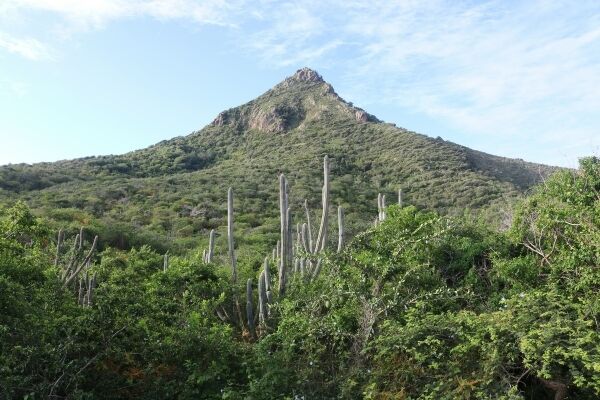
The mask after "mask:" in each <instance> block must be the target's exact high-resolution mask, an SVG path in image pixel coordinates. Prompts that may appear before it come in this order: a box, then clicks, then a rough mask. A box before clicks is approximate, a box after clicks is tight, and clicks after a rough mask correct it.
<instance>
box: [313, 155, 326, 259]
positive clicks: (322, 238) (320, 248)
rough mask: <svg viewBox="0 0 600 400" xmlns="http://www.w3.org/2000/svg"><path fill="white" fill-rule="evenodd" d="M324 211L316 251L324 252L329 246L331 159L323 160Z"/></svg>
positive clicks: (322, 195) (322, 196)
mask: <svg viewBox="0 0 600 400" xmlns="http://www.w3.org/2000/svg"><path fill="white" fill-rule="evenodd" d="M321 198H322V203H323V211H322V213H321V226H320V227H319V236H317V243H316V246H315V249H316V251H323V250H324V249H325V245H326V244H327V228H328V222H329V157H327V156H325V158H324V159H323V189H322V194H321Z"/></svg>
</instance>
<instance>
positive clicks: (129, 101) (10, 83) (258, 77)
mask: <svg viewBox="0 0 600 400" xmlns="http://www.w3.org/2000/svg"><path fill="white" fill-rule="evenodd" d="M305 66H308V67H310V68H313V69H315V70H317V71H318V72H319V73H321V75H323V77H324V79H325V80H326V81H328V82H329V83H331V84H332V85H333V87H334V88H335V90H336V92H337V93H338V94H339V95H340V96H342V97H343V98H345V99H346V100H347V101H351V102H353V103H354V104H356V105H357V106H359V107H362V108H364V109H366V110H367V111H368V112H370V113H371V114H374V115H376V116H377V117H378V118H379V119H382V120H384V121H387V122H393V123H396V124H397V125H398V126H401V127H404V128H407V129H409V130H412V131H416V132H420V133H423V134H426V135H429V136H433V137H437V136H441V137H442V138H444V139H445V140H450V141H453V142H456V143H459V144H462V145H465V146H468V147H471V148H475V149H478V150H482V151H485V152H488V153H492V154H497V155H501V156H506V157H514V158H522V159H525V160H528V161H535V162H541V163H546V164H551V165H561V166H567V167H575V166H577V160H578V158H580V157H584V156H589V155H596V156H599V155H600V2H599V1H597V0H593V1H587V0H578V1H566V0H564V1H562V0H537V1H536V0H529V1H510V0H502V1H460V0H447V1H444V0H381V1H379V0H370V1H355V0H331V1H327V0H321V1H317V0H315V1H313V0H298V1H289V2H288V1H274V0H253V1H249V0H248V1H247V0H232V1H225V0H205V1H202V0H0V165H1V164H8V163H21V162H25V163H34V162H41V161H55V160H60V159H69V158H76V157H84V156H91V155H101V154H120V153H125V152H127V151H131V150H135V149H139V148H143V147H146V146H149V145H151V144H154V143H156V142H159V141H161V140H165V139H169V138H171V137H174V136H180V135H187V134H189V133H191V132H193V131H196V130H199V129H201V128H202V127H203V126H205V125H206V124H208V123H209V122H210V121H212V119H213V118H214V117H215V116H216V115H217V114H218V113H219V112H220V111H222V110H225V109H228V108H231V107H234V106H237V105H240V104H242V103H244V102H246V101H249V100H251V99H253V98H255V97H257V96H258V95H260V94H261V93H263V92H265V91H266V90H268V89H269V88H270V87H272V86H273V85H275V84H276V83H278V82H279V81H281V80H283V79H284V78H285V77H286V76H290V75H292V74H293V73H294V72H295V71H296V70H297V69H299V68H302V67H305Z"/></svg>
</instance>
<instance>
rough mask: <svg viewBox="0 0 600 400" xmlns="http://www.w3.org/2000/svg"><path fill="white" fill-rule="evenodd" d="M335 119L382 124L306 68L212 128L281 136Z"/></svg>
mask: <svg viewBox="0 0 600 400" xmlns="http://www.w3.org/2000/svg"><path fill="white" fill-rule="evenodd" d="M334 117H336V118H343V119H350V120H355V121H356V122H359V123H366V122H379V120H378V119H377V118H376V117H375V116H373V115H371V114H368V113H367V112H366V111H364V110H363V109H361V108H358V107H355V106H354V105H353V104H352V103H348V102H346V101H345V100H344V99H342V98H341V97H340V96H338V95H337V93H335V90H334V89H333V87H332V86H331V85H330V84H329V83H327V82H326V81H325V80H324V79H323V77H322V76H321V75H320V74H319V73H318V72H317V71H315V70H313V69H311V68H308V67H304V68H301V69H299V70H297V71H296V72H295V73H294V74H293V75H292V76H288V77H287V78H285V79H284V80H283V81H281V82H280V83H278V84H277V85H275V86H274V87H273V88H272V89H270V90H268V91H267V92H265V93H264V94H262V95H261V96H259V97H257V98H256V99H254V100H251V101H250V102H248V103H246V104H243V105H241V106H238V107H235V108H232V109H229V110H226V111H223V112H221V113H220V114H219V115H218V116H217V117H216V118H215V119H214V120H213V122H212V123H211V125H212V126H231V127H234V128H235V129H237V130H238V131H247V130H259V131H263V132H271V133H280V132H284V131H290V130H292V129H295V128H297V127H302V126H305V125H306V123H309V122H311V121H319V120H322V119H331V118H334Z"/></svg>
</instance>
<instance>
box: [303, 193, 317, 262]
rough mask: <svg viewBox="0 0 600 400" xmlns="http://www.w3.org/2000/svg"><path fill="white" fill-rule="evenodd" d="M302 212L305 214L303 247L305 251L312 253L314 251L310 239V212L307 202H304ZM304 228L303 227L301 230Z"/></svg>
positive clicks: (311, 239)
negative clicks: (304, 240)
mask: <svg viewBox="0 0 600 400" xmlns="http://www.w3.org/2000/svg"><path fill="white" fill-rule="evenodd" d="M304 210H305V212H306V223H305V224H304V225H305V226H306V244H305V245H304V247H305V249H306V250H307V251H308V252H309V253H312V252H313V251H314V246H313V238H312V225H311V223H310V210H309V209H308V200H304ZM304 228H305V227H304V226H303V227H302V229H304Z"/></svg>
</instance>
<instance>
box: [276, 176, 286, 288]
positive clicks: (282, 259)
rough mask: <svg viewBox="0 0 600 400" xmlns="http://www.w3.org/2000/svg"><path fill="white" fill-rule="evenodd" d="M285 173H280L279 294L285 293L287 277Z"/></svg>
mask: <svg viewBox="0 0 600 400" xmlns="http://www.w3.org/2000/svg"><path fill="white" fill-rule="evenodd" d="M286 190H287V182H286V180H285V175H283V174H281V175H279V217H280V239H279V245H278V249H279V254H278V255H279V286H278V290H279V294H280V295H284V294H285V285H286V278H287V276H286V275H287V271H286V269H287V254H285V252H286V250H287V247H288V246H287V240H288V237H287V236H288V220H287V218H288V196H287V192H286Z"/></svg>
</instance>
